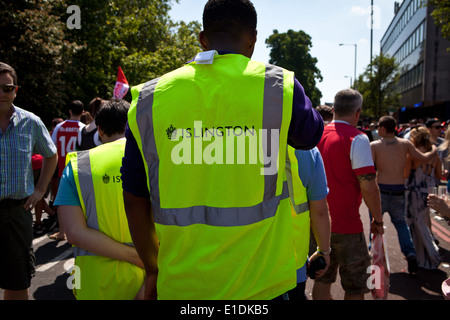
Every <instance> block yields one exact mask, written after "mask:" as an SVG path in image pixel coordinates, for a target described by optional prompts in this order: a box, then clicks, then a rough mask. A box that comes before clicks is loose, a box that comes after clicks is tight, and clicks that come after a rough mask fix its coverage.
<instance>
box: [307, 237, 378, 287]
mask: <svg viewBox="0 0 450 320" xmlns="http://www.w3.org/2000/svg"><path fill="white" fill-rule="evenodd" d="M330 244H331V249H332V251H331V255H330V266H329V267H328V270H327V272H326V273H325V274H324V275H323V276H322V277H320V278H317V279H316V280H315V281H317V282H320V283H324V284H331V283H334V282H335V281H336V278H337V272H338V269H339V275H340V277H341V284H342V288H343V289H344V291H345V292H346V293H347V294H365V293H368V292H369V291H370V290H369V288H368V287H367V279H368V278H369V275H370V274H369V273H368V272H367V268H368V267H369V266H370V264H371V259H370V256H369V250H368V248H367V245H366V238H365V237H364V233H352V234H344V233H332V234H331V242H330Z"/></svg>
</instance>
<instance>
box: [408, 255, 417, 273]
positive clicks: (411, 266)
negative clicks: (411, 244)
mask: <svg viewBox="0 0 450 320" xmlns="http://www.w3.org/2000/svg"><path fill="white" fill-rule="evenodd" d="M406 260H407V261H408V272H409V273H410V274H415V273H416V272H417V269H418V267H417V259H416V256H409V257H408V258H406Z"/></svg>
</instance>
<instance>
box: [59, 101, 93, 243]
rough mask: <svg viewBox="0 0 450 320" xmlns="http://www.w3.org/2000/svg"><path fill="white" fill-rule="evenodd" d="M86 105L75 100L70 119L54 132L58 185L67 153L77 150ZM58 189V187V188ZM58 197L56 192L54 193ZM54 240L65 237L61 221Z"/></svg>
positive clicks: (70, 107)
mask: <svg viewBox="0 0 450 320" xmlns="http://www.w3.org/2000/svg"><path fill="white" fill-rule="evenodd" d="M83 109H84V105H83V103H82V102H81V101H79V100H75V101H73V102H72V103H71V104H70V105H69V115H70V117H69V119H67V120H66V121H63V122H61V123H58V125H57V126H56V127H55V129H54V130H53V133H52V140H53V143H54V144H55V145H56V148H57V150H58V183H57V184H58V185H59V179H61V176H62V172H63V170H64V167H65V166H66V155H67V154H68V153H69V152H73V151H75V147H76V145H77V140H78V132H79V131H81V129H83V127H84V126H85V124H84V123H82V122H81V121H80V119H81V115H82V114H83ZM56 190H58V188H56ZM53 196H54V197H55V198H56V194H55V195H53ZM50 238H51V239H54V240H63V239H65V233H64V228H63V226H62V225H61V223H59V232H57V233H55V234H53V235H51V236H50Z"/></svg>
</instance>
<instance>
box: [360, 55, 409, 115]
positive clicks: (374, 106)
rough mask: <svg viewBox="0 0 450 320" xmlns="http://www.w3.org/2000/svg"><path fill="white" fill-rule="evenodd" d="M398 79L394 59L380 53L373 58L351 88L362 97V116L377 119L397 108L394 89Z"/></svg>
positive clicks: (398, 75) (397, 70)
mask: <svg viewBox="0 0 450 320" xmlns="http://www.w3.org/2000/svg"><path fill="white" fill-rule="evenodd" d="M399 78H400V73H399V65H398V63H397V62H396V61H395V58H393V57H392V58H391V57H389V56H386V55H384V54H383V53H381V54H380V55H379V56H376V57H374V59H373V60H372V63H371V64H369V66H368V67H367V68H366V70H365V72H364V73H363V74H362V75H360V76H359V78H358V79H357V80H356V81H355V83H354V85H353V88H354V89H356V90H358V91H359V92H360V93H361V94H362V95H363V97H364V104H363V115H365V116H369V117H375V118H376V119H379V118H380V117H382V116H383V115H387V114H388V111H389V109H390V108H392V107H395V108H396V107H398V104H399V99H400V94H399V93H398V92H397V91H396V87H397V84H398V81H399Z"/></svg>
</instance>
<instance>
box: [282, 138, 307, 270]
mask: <svg viewBox="0 0 450 320" xmlns="http://www.w3.org/2000/svg"><path fill="white" fill-rule="evenodd" d="M298 166H299V163H298V161H297V157H296V156H295V149H294V148H292V147H291V146H288V157H286V176H287V181H288V188H289V199H290V201H291V212H292V219H293V223H294V241H295V253H296V257H297V268H298V269H300V268H301V267H303V266H304V264H305V262H306V260H307V258H308V251H309V239H310V216H309V205H308V198H307V194H306V188H305V187H304V185H303V182H302V180H301V179H300V176H299V174H298Z"/></svg>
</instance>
